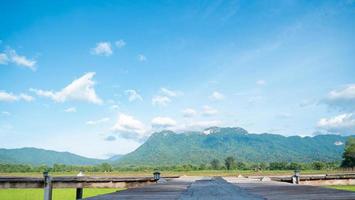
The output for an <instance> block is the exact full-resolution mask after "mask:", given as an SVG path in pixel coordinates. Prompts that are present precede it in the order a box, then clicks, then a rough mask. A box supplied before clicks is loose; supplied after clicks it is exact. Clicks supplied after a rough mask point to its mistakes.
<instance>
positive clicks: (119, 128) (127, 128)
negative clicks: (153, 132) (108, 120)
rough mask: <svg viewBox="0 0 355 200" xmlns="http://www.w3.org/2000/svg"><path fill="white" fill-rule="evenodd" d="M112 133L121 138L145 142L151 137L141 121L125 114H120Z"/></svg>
mask: <svg viewBox="0 0 355 200" xmlns="http://www.w3.org/2000/svg"><path fill="white" fill-rule="evenodd" d="M112 131H113V132H115V133H117V134H118V135H119V136H120V137H123V138H126V139H133V140H138V141H141V140H144V139H146V138H147V137H148V136H149V134H148V129H147V128H146V126H145V125H144V124H143V123H142V122H141V121H139V120H137V119H135V118H134V117H133V116H130V115H126V114H123V113H121V114H119V116H118V120H117V122H116V124H115V125H114V126H113V127H112Z"/></svg>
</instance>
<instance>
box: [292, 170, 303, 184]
mask: <svg viewBox="0 0 355 200" xmlns="http://www.w3.org/2000/svg"><path fill="white" fill-rule="evenodd" d="M300 176H301V175H300V170H299V169H296V170H295V175H293V177H294V181H293V182H294V184H300Z"/></svg>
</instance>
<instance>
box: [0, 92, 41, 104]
mask: <svg viewBox="0 0 355 200" xmlns="http://www.w3.org/2000/svg"><path fill="white" fill-rule="evenodd" d="M20 100H23V101H27V102H30V101H33V100H34V98H33V97H32V96H30V95H27V94H24V93H21V94H19V95H15V94H12V93H8V92H5V91H0V101H5V102H13V101H20Z"/></svg>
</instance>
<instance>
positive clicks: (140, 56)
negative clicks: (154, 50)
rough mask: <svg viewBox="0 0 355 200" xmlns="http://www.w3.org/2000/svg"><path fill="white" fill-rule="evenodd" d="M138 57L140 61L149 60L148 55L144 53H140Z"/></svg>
mask: <svg viewBox="0 0 355 200" xmlns="http://www.w3.org/2000/svg"><path fill="white" fill-rule="evenodd" d="M137 58H138V60H139V61H140V62H145V61H147V57H146V56H145V55H143V54H139V55H138V56H137Z"/></svg>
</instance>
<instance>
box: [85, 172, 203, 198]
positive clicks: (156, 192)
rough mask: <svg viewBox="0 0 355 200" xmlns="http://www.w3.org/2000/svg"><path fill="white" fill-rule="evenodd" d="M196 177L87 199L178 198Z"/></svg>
mask: <svg viewBox="0 0 355 200" xmlns="http://www.w3.org/2000/svg"><path fill="white" fill-rule="evenodd" d="M196 179H198V178H196V177H188V178H186V177H184V178H177V179H172V180H170V181H168V182H166V183H156V184H152V185H148V186H144V187H140V188H133V189H128V190H124V191H120V192H115V193H111V194H106V195H99V196H96V197H91V198H87V200H116V199H120V200H125V199H139V200H150V199H159V200H170V199H178V198H179V197H180V196H181V195H182V193H183V192H184V191H186V190H187V188H188V187H189V186H190V185H191V183H192V182H193V181H194V180H196Z"/></svg>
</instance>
